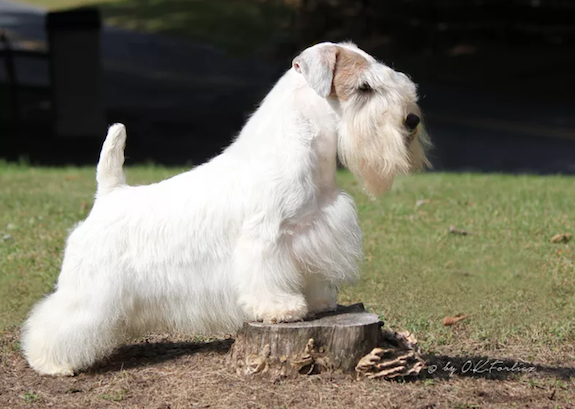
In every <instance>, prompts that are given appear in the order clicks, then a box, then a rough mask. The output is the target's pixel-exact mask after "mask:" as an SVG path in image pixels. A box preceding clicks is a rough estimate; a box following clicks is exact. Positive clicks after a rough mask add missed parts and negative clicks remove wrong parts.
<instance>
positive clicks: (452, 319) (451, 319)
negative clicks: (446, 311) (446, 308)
mask: <svg viewBox="0 0 575 409" xmlns="http://www.w3.org/2000/svg"><path fill="white" fill-rule="evenodd" d="M466 318H467V315H465V314H457V315H455V316H453V317H450V316H449V315H448V316H447V317H445V318H443V319H442V320H441V324H443V325H445V326H448V325H455V324H457V323H458V322H459V321H462V320H464V319H466Z"/></svg>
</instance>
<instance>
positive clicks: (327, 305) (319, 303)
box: [308, 298, 337, 317]
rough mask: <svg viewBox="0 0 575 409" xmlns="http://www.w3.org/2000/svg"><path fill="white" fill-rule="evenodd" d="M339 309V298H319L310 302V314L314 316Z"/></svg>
mask: <svg viewBox="0 0 575 409" xmlns="http://www.w3.org/2000/svg"><path fill="white" fill-rule="evenodd" d="M336 309H337V299H334V298H319V299H315V300H312V301H310V302H309V312H310V313H309V315H308V317H313V316H315V315H317V314H319V313H322V312H331V311H335V310H336Z"/></svg>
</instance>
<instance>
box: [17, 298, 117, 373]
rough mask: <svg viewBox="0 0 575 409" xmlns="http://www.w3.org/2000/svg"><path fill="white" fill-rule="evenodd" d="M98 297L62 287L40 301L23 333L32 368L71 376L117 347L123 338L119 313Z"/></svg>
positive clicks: (26, 354) (23, 341)
mask: <svg viewBox="0 0 575 409" xmlns="http://www.w3.org/2000/svg"><path fill="white" fill-rule="evenodd" d="M92 294H94V293H92ZM95 298H96V297H94V296H90V295H89V294H81V293H80V292H70V291H61V290H58V291H56V292H55V293H53V294H51V295H49V296H48V297H46V298H45V299H44V300H42V301H41V302H39V303H38V304H37V305H36V307H35V308H34V309H33V311H32V313H31V314H30V317H29V318H28V320H27V321H26V323H25V325H24V328H23V334H22V350H23V352H24V355H25V356H26V359H27V360H28V363H29V364H30V366H31V367H32V368H34V369H35V370H36V371H37V372H39V373H40V374H43V375H67V376H71V375H74V373H75V372H76V371H78V370H79V369H83V368H87V367H89V366H90V365H92V364H93V363H94V362H95V361H96V360H97V359H99V358H102V357H104V356H106V355H108V354H109V353H110V352H112V351H113V350H114V348H115V347H116V345H117V344H118V343H119V342H120V340H121V337H120V335H121V331H118V329H119V328H120V326H119V325H118V323H119V320H118V318H117V314H114V313H112V312H111V311H110V310H109V308H108V309H106V308H105V306H103V305H102V303H103V302H106V301H105V300H103V299H99V300H97V299H95Z"/></svg>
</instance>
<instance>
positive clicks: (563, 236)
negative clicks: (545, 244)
mask: <svg viewBox="0 0 575 409" xmlns="http://www.w3.org/2000/svg"><path fill="white" fill-rule="evenodd" d="M572 236H573V235H572V234H571V233H560V234H556V235H555V236H553V237H552V238H551V243H568V242H569V240H571V237H572Z"/></svg>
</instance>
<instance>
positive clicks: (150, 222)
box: [22, 44, 419, 375]
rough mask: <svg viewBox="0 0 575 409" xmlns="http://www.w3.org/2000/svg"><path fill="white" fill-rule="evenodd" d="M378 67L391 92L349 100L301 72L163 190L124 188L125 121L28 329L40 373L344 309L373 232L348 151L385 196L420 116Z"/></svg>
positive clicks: (110, 140)
mask: <svg viewBox="0 0 575 409" xmlns="http://www.w3.org/2000/svg"><path fill="white" fill-rule="evenodd" d="M324 46H325V45H318V46H315V47H312V48H310V49H308V50H306V51H304V53H307V55H308V56H314V55H316V54H317V53H321V52H323V51H322V50H323V48H322V47H324ZM332 46H333V45H332ZM338 46H341V47H348V48H349V49H353V50H355V51H356V52H358V53H363V52H362V51H361V50H359V49H357V48H355V47H353V46H352V45H349V44H347V45H338ZM314 50H315V51H314ZM363 54H365V53H363ZM363 54H362V55H363ZM302 55H304V54H302ZM365 55H366V56H367V54H365ZM367 57H369V56H367ZM369 58H370V62H371V64H372V66H370V69H369V72H368V73H364V75H368V76H371V77H373V81H376V82H377V81H379V82H381V83H382V84H384V85H385V86H386V87H387V88H388V89H389V91H390V95H393V96H374V101H367V102H366V104H365V105H361V104H358V103H357V102H354V101H348V102H347V103H346V104H340V103H339V102H338V101H337V100H333V99H334V98H332V97H330V96H329V95H326V93H327V92H328V85H329V87H331V79H327V80H326V79H324V83H323V84H321V85H320V86H319V90H320V91H319V92H320V94H321V95H322V96H320V95H319V94H318V93H317V92H316V90H315V89H316V88H318V87H317V86H316V84H312V85H310V84H308V81H307V80H306V75H305V73H304V75H302V73H300V72H298V71H301V70H300V69H298V70H296V69H290V70H289V71H288V72H287V73H286V74H285V75H284V76H283V77H282V78H281V79H280V80H279V82H278V83H277V84H276V86H275V87H274V88H273V89H272V90H271V92H270V93H269V94H268V95H267V97H266V98H265V100H264V101H263V103H262V104H261V106H260V108H259V109H258V110H257V111H256V112H255V113H254V114H253V116H252V117H251V118H250V120H249V121H248V122H247V124H246V125H245V127H244V129H243V130H242V132H241V133H240V135H239V137H238V138H237V140H236V141H235V142H234V143H233V144H232V145H231V146H229V147H228V148H227V149H226V150H225V151H224V152H223V153H222V154H221V155H219V156H217V157H216V158H214V159H213V160H211V161H210V162H209V163H206V164H204V165H202V166H199V167H197V168H195V169H193V170H191V171H189V172H186V173H183V174H180V175H178V176H175V177H172V178H170V179H168V180H165V181H163V182H160V183H155V184H152V185H148V186H128V185H126V184H125V178H124V174H123V171H122V164H123V161H124V156H123V149H124V144H125V137H126V135H125V129H124V127H123V125H120V124H116V125H113V126H112V127H111V128H110V130H109V132H108V136H107V138H106V141H105V143H104V146H103V148H102V153H101V156H100V161H99V164H98V168H97V181H98V191H97V195H96V200H95V203H94V207H93V209H92V211H91V213H90V215H89V216H88V218H87V219H86V220H85V221H84V222H81V223H78V225H77V226H76V228H75V229H74V231H73V232H72V233H71V234H70V236H69V238H68V241H67V244H66V251H65V255H64V261H63V265H62V271H61V273H60V276H59V278H58V282H57V286H56V291H55V292H54V293H53V294H51V295H49V296H48V297H46V298H45V299H43V300H42V301H40V302H39V303H38V304H37V305H36V306H35V308H34V309H33V311H32V313H31V315H30V317H29V318H28V320H27V321H26V323H25V325H24V330H23V338H22V346H23V351H24V353H25V355H26V358H27V359H28V362H29V363H30V365H31V366H32V367H33V368H34V369H35V370H36V371H38V372H39V373H41V374H60V375H72V374H74V373H75V372H76V371H78V370H80V369H83V368H87V367H89V366H90V365H92V364H93V363H94V362H95V361H96V360H97V359H99V358H101V357H104V356H106V355H107V354H109V353H110V352H112V351H113V349H114V348H115V347H117V346H118V345H119V344H121V343H122V342H124V341H125V340H127V339H129V338H130V337H133V336H135V335H139V334H142V333H146V332H150V331H168V330H169V331H178V332H185V333H205V334H210V333H218V332H223V331H233V330H235V329H237V328H238V327H239V326H240V325H241V323H242V322H243V321H244V320H266V321H270V322H279V321H291V320H299V319H302V318H304V317H305V316H306V315H307V314H308V313H313V312H319V311H324V310H330V309H334V308H335V305H336V297H337V288H338V287H339V286H341V285H342V284H344V283H348V282H350V281H353V279H354V278H355V277H356V276H357V272H358V261H359V260H360V257H361V236H362V235H361V231H360V228H359V225H358V219H357V212H356V209H355V205H354V202H353V200H352V199H351V197H350V196H348V195H347V194H346V193H345V192H343V191H342V190H341V189H339V188H338V187H337V186H336V151H337V147H338V144H339V148H340V149H341V150H342V151H340V154H341V156H342V158H343V159H344V160H345V161H346V162H348V163H351V164H352V170H354V171H357V172H358V174H359V176H360V177H361V178H362V179H366V175H362V172H363V173H366V174H367V175H368V176H367V177H374V178H375V179H377V177H376V176H373V175H371V176H369V175H370V174H371V173H373V172H377V171H382V172H383V175H382V177H383V178H385V180H386V182H385V184H386V186H389V184H390V183H391V182H390V181H389V179H390V178H392V176H390V175H394V174H395V173H398V172H404V171H406V170H407V168H408V167H409V166H408V165H409V161H410V160H409V155H410V150H409V149H407V148H405V146H406V145H405V144H404V143H403V139H402V138H403V137H404V133H403V131H402V129H398V128H401V127H402V124H401V123H400V122H401V121H400V120H399V119H398V118H399V116H404V114H405V112H406V110H409V109H411V108H413V107H415V101H416V96H415V87H414V86H413V85H412V83H411V81H409V80H407V77H405V76H400V75H399V74H398V75H397V76H396V77H394V76H393V75H394V74H393V73H394V72H393V71H392V70H391V69H389V68H388V67H386V66H384V65H382V64H379V63H377V62H376V61H375V60H373V58H371V57H369ZM316 60H317V61H314V58H311V60H310V59H307V60H306V61H307V62H306V63H307V64H319V66H316V67H314V70H315V71H316V72H318V73H320V74H319V76H320V77H321V75H322V74H321V73H322V72H325V71H326V66H325V64H330V62H329V61H328V62H327V63H325V62H322V60H321V58H317V59H316ZM328 60H329V58H328ZM301 61H302V62H303V61H304V59H301ZM300 68H301V67H300ZM327 69H328V70H329V66H328V68H327ZM332 69H333V68H332ZM325 75H327V76H328V77H329V76H330V75H331V76H333V75H332V74H330V73H327V74H325ZM316 80H317V78H316ZM317 81H319V82H320V83H321V81H322V80H321V78H320V79H319V80H317ZM325 81H328V82H329V84H327V82H325ZM326 84H327V85H326ZM409 87H412V88H409ZM408 88H409V89H408ZM406 89H407V91H406ZM406 93H407V94H408V95H405V94H406ZM326 97H327V98H326ZM363 109H366V111H365V112H362V110H363ZM388 111H389V113H388V114H386V113H385V112H388ZM376 115H379V117H378V118H375V116H376ZM386 115H387V116H386ZM396 116H397V117H398V118H396ZM378 130H379V131H378ZM358 132H359V133H362V132H365V134H362V135H361V136H358V135H356V134H357V133H358ZM375 133H377V138H379V139H381V140H380V141H379V142H374V141H370V139H371V138H374V137H375V136H374V135H375ZM388 133H389V135H388ZM354 138H360V139H361V142H362V143H370V142H371V144H370V149H372V148H373V149H379V148H384V149H386V147H390V149H391V153H390V152H382V151H379V152H376V151H373V152H371V151H370V152H369V155H367V156H369V158H368V159H369V160H368V162H369V166H372V167H373V166H375V167H377V169H376V170H373V169H371V168H370V169H368V170H367V171H366V170H365V169H364V168H362V166H364V167H365V166H367V165H366V164H365V163H364V164H363V165H362V164H356V163H355V162H358V161H359V162H361V161H362V159H361V156H362V155H364V156H365V152H364V153H363V154H362V153H361V152H362V151H363V150H365V149H363V148H358V147H357V146H356V145H357V143H356V142H355V143H354V141H353V139H354ZM416 139H417V138H416ZM159 143H160V142H159ZM417 144H418V145H417V146H419V142H417ZM402 146H403V148H402ZM406 149H407V150H406ZM356 150H357V152H356ZM372 162H373V163H372ZM376 162H377V163H378V164H377V165H374V163H376ZM379 162H382V163H379ZM383 162H385V163H383ZM353 166H355V167H356V168H355V169H354V167H353ZM370 172H371V173H370ZM368 182H369V181H368ZM374 183H376V184H377V183H378V182H377V181H375V182H374ZM366 185H368V188H369V183H366Z"/></svg>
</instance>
